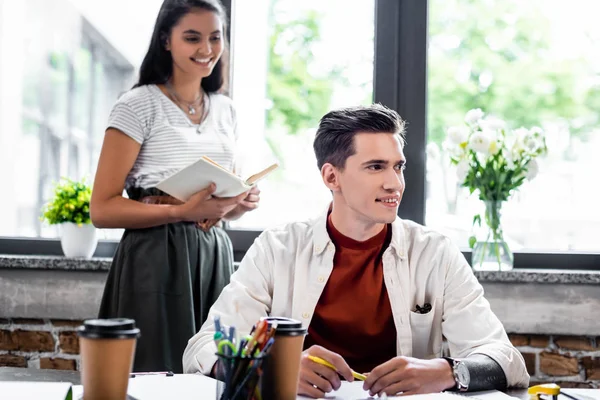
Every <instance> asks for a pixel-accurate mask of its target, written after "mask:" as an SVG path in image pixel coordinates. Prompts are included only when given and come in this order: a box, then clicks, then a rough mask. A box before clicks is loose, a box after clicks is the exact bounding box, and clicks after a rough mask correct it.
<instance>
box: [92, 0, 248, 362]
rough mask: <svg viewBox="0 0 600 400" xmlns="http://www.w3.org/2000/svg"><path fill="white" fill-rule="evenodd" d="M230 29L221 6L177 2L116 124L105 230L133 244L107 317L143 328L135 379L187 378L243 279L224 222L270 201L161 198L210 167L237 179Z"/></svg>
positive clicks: (102, 219) (168, 0)
mask: <svg viewBox="0 0 600 400" xmlns="http://www.w3.org/2000/svg"><path fill="white" fill-rule="evenodd" d="M225 29H226V16H225V13H224V11H223V7H222V5H221V4H220V3H219V1H218V0H165V2H164V3H163V5H162V7H161V9H160V11H159V14H158V18H157V20H156V25H155V27H154V33H153V34H152V39H151V42H150V47H149V49H148V53H147V54H146V57H145V58H144V61H143V63H142V66H141V69H140V78H139V82H138V83H137V84H136V85H135V86H134V88H133V89H132V90H130V91H129V92H127V93H125V94H124V95H123V96H121V98H120V99H119V100H118V101H117V103H116V104H115V106H114V108H113V110H112V112H111V115H110V117H109V123H108V128H107V130H106V134H105V137H104V144H103V146H102V152H101V154H100V160H99V163H98V170H97V173H96V178H95V183H94V190H93V195H92V200H91V214H92V221H93V223H94V225H96V226H97V227H99V228H125V233H124V235H123V238H122V239H121V243H120V244H119V248H118V250H117V252H116V254H115V257H114V260H113V264H112V267H111V270H110V273H109V276H108V281H107V283H106V287H105V291H104V296H103V298H102V304H101V306H100V313H99V315H100V317H101V318H109V317H129V318H133V319H135V320H136V323H137V325H138V326H139V328H140V329H141V337H140V339H139V340H138V344H137V349H136V357H135V362H134V371H162V370H167V371H173V372H182V365H181V357H182V354H183V350H184V349H185V346H186V344H187V341H188V339H189V338H190V337H192V336H193V335H194V334H195V333H196V332H197V330H198V329H199V328H200V326H201V325H202V323H203V322H204V320H205V319H206V316H207V314H208V310H209V308H210V307H211V305H212V304H213V302H214V301H215V300H216V299H217V297H218V295H219V293H220V292H221V290H222V289H223V287H224V286H225V285H226V284H227V283H229V277H230V275H231V273H232V272H233V251H232V246H231V241H230V240H229V238H228V236H227V234H226V233H225V231H223V229H221V228H220V227H219V226H218V225H219V221H220V219H228V220H231V219H235V218H239V217H240V216H241V215H243V214H244V213H245V212H247V211H250V210H253V209H255V208H256V207H257V206H258V202H259V191H258V189H253V190H251V191H249V192H246V193H243V194H241V195H239V196H237V197H233V198H215V197H211V193H212V192H213V191H214V185H211V186H210V187H208V188H206V189H204V190H202V191H200V192H199V193H197V194H195V195H194V196H192V198H190V199H189V201H187V202H185V203H182V202H179V201H177V200H176V199H174V198H172V197H170V196H168V195H166V194H165V193H163V192H161V191H160V190H158V189H156V188H154V186H155V185H156V184H157V183H159V182H160V181H161V180H163V179H164V178H166V177H167V176H169V175H171V174H173V173H175V172H176V171H178V170H180V169H182V168H183V167H185V166H187V165H189V164H191V163H193V162H195V161H197V160H198V159H199V158H200V157H201V156H203V155H206V156H208V157H210V158H211V159H213V160H215V161H217V162H218V163H219V164H221V165H222V166H224V167H225V168H228V169H231V170H233V169H234V151H235V150H234V146H235V141H236V138H237V133H236V119H235V112H234V109H233V107H232V104H231V100H230V99H229V98H227V97H225V96H224V95H222V94H218V92H219V91H221V90H222V89H223V86H224V83H225V77H226V76H227V66H226V60H225V59H224V58H225V56H226V52H227V43H226V42H225ZM123 188H125V189H126V190H127V194H128V197H129V198H124V197H123V196H122V193H123ZM215 225H216V226H215Z"/></svg>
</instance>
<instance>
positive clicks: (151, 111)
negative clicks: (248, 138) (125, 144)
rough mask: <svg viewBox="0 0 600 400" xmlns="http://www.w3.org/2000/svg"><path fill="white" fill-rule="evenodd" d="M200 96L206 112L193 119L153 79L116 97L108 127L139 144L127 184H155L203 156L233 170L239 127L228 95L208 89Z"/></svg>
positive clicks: (135, 185) (147, 185)
mask: <svg viewBox="0 0 600 400" xmlns="http://www.w3.org/2000/svg"><path fill="white" fill-rule="evenodd" d="M204 101H205V104H208V115H207V116H206V118H205V119H204V121H203V122H202V123H201V124H199V125H196V124H193V123H192V122H191V121H190V120H189V118H188V117H187V115H186V114H185V112H184V111H183V110H182V109H180V108H179V107H178V106H177V105H175V103H173V102H172V101H171V99H169V98H168V97H167V96H166V95H165V94H164V93H163V92H162V91H161V90H160V89H159V88H158V87H157V86H156V85H145V86H140V87H137V88H135V89H132V90H130V91H128V92H126V93H125V94H123V95H122V96H121V97H120V98H119V100H118V101H117V103H116V104H115V106H114V107H113V109H112V111H111V113H110V117H109V120H108V128H116V129H118V130H120V131H121V132H123V133H124V134H126V135H127V136H129V137H131V138H132V139H133V140H135V141H136V142H138V143H140V144H141V148H140V152H139V154H138V157H137V159H136V161H135V163H134V165H133V168H132V169H131V171H130V172H129V174H128V176H127V179H126V182H125V188H131V187H142V188H150V187H154V186H155V185H156V184H157V183H159V182H160V181H162V180H163V179H165V178H167V177H169V176H170V175H172V174H174V173H175V172H177V171H179V170H180V169H182V168H184V167H186V166H188V165H190V164H192V163H194V162H196V161H197V160H198V159H199V158H200V157H202V156H208V157H210V158H211V159H213V160H215V161H216V162H217V163H219V164H220V165H222V166H223V167H225V168H227V169H229V170H234V159H235V144H236V141H237V131H236V117H235V109H234V108H233V104H232V102H231V99H230V98H228V97H226V96H224V95H221V94H215V93H212V94H209V95H206V96H205V98H204Z"/></svg>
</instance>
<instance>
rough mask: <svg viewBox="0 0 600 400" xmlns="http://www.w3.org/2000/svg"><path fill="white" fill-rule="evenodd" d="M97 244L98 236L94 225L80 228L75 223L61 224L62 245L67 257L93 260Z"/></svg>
mask: <svg viewBox="0 0 600 400" xmlns="http://www.w3.org/2000/svg"><path fill="white" fill-rule="evenodd" d="M97 244H98V236H97V235H96V228H95V227H94V225H92V224H82V225H81V226H79V225H77V224H75V223H73V222H63V223H62V224H60V245H61V247H62V251H63V253H64V254H65V256H66V257H83V258H92V255H93V254H94V251H95V250H96V245H97Z"/></svg>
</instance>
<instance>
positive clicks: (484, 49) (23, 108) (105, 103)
mask: <svg viewBox="0 0 600 400" xmlns="http://www.w3.org/2000/svg"><path fill="white" fill-rule="evenodd" d="M223 3H224V4H225V6H226V7H227V8H228V10H229V11H230V12H231V13H232V14H233V15H232V24H231V28H232V29H231V30H232V32H231V44H232V56H233V57H232V59H233V65H232V71H231V75H232V85H231V94H232V97H233V99H234V101H235V103H236V105H237V110H238V118H239V128H240V136H241V141H242V143H241V150H243V151H241V154H240V156H241V158H240V160H241V163H240V167H241V171H240V172H242V174H243V175H250V174H251V173H253V172H254V171H256V170H258V169H260V168H261V167H264V166H265V165H266V164H268V163H269V161H271V160H273V159H277V160H279V161H280V163H281V164H282V168H281V169H280V170H279V171H278V172H277V173H276V174H274V175H272V176H270V177H269V178H268V179H267V180H266V181H263V182H262V183H261V188H262V189H263V196H262V206H261V208H260V209H259V210H257V211H255V212H252V213H250V214H248V215H247V216H246V217H244V218H243V219H241V220H239V221H236V222H235V223H232V224H231V225H230V226H229V229H228V233H229V235H230V236H231V238H232V241H233V244H234V250H235V256H236V259H237V260H239V259H240V258H241V257H242V256H243V255H244V253H245V252H246V250H247V249H248V247H249V246H250V245H251V244H252V241H253V239H254V238H255V237H256V235H258V234H259V233H260V231H261V230H262V229H264V228H265V227H269V226H273V225H275V224H281V223H284V222H287V221H290V220H292V219H293V220H296V219H301V218H306V217H310V216H313V215H315V214H316V213H318V212H319V211H321V210H322V209H323V208H324V207H325V205H326V204H327V202H328V201H329V200H330V198H331V195H330V194H329V193H328V192H327V190H326V189H325V187H324V186H323V184H322V183H321V178H320V176H319V171H318V170H317V168H316V163H315V161H314V158H313V157H314V156H313V151H312V139H313V135H314V130H315V128H316V126H317V123H318V119H319V118H320V117H321V116H322V114H323V113H324V112H326V111H327V110H329V109H331V108H336V107H341V106H346V105H354V104H361V103H362V104H367V103H370V102H371V101H373V100H374V101H376V102H381V103H383V104H385V105H387V106H389V107H391V108H394V109H396V110H398V111H399V113H400V115H401V116H402V117H403V118H404V119H406V120H407V121H408V126H407V135H408V141H407V145H406V148H405V153H406V154H407V157H408V169H407V170H406V171H405V178H406V183H407V191H406V192H405V195H404V199H403V202H402V206H401V207H400V211H399V213H400V215H401V216H402V217H403V218H408V219H412V220H414V221H416V222H418V223H427V224H428V225H430V226H432V227H434V228H435V229H438V230H441V231H442V232H444V233H447V234H449V235H450V236H451V237H452V238H453V239H455V240H456V241H457V243H459V244H461V245H463V246H464V247H466V246H465V245H466V237H468V236H469V235H470V229H471V226H470V223H471V219H472V215H471V211H470V209H469V208H470V207H471V205H472V204H473V203H478V202H477V200H476V199H469V198H467V197H466V196H465V194H464V193H463V191H462V190H460V188H457V186H456V179H455V178H453V175H452V174H453V171H452V170H450V169H449V168H448V167H447V165H446V164H444V162H445V161H444V160H445V159H444V155H443V154H436V151H435V150H433V151H430V152H427V153H428V154H429V156H428V157H426V148H428V149H430V150H431V149H433V148H434V147H433V146H439V144H440V143H441V141H442V137H443V134H444V128H445V127H446V126H448V125H453V124H455V123H457V122H458V121H460V119H461V118H462V116H463V115H464V113H465V112H466V111H467V110H468V109H469V108H472V107H482V108H485V109H486V111H489V112H492V113H496V114H498V116H501V117H503V118H505V119H507V120H508V121H509V122H510V123H511V124H513V125H515V126H517V125H519V124H524V125H528V126H529V125H532V124H534V123H535V124H539V125H540V126H542V127H544V129H546V130H547V131H548V132H550V133H551V142H549V145H551V154H550V155H549V156H548V158H547V159H546V160H545V162H544V165H543V166H542V171H541V174H540V176H538V178H537V179H536V180H534V181H533V182H532V183H531V184H530V185H528V186H526V187H523V188H522V191H521V193H520V194H519V195H517V196H516V197H515V199H514V200H511V202H510V203H511V204H510V205H507V206H506V208H505V210H504V215H505V218H506V220H505V225H506V228H505V229H506V231H507V233H508V235H509V236H510V237H511V240H512V241H513V244H517V245H516V246H514V250H516V251H517V253H516V254H515V267H516V268H528V267H541V268H565V267H573V268H581V269H598V268H599V265H600V264H599V259H600V255H599V254H598V253H599V252H598V246H599V245H598V242H597V240H596V241H594V239H595V237H596V236H597V232H598V221H599V220H600V218H599V214H598V210H597V207H594V205H595V196H594V195H595V187H594V185H593V183H595V181H596V180H597V179H596V180H594V176H592V175H591V173H590V172H588V171H593V170H595V169H597V167H598V162H599V161H598V157H595V154H593V150H594V149H595V148H598V144H599V143H598V136H599V135H598V126H599V124H598V115H600V114H599V113H598V111H599V108H600V106H599V105H598V104H599V100H598V99H599V98H600V96H599V95H598V93H600V92H599V91H598V88H599V81H598V76H599V64H600V63H599V62H598V56H597V54H600V51H598V50H599V46H598V40H600V39H599V29H598V28H597V27H596V26H595V25H594V24H593V21H592V20H593V18H594V16H595V15H597V14H598V9H597V8H598V6H595V5H590V3H589V2H585V1H584V0H574V1H573V2H569V3H568V5H565V4H562V3H561V2H558V1H553V2H551V3H542V2H541V0H532V1H530V2H526V4H523V3H522V2H518V3H517V1H516V0H509V1H507V2H494V1H490V0H481V1H476V0H460V1H459V0H447V1H446V0H429V1H428V0H418V1H414V0H390V1H384V0H380V1H375V0H360V1H359V0H356V1H351V2H348V1H342V0H331V1H318V0H307V1H304V2H296V1H293V0H256V1H252V2H250V1H245V0H237V1H236V0H223ZM161 4H162V0H106V1H104V2H92V1H87V0H25V1H22V2H19V1H11V2H7V1H5V2H2V1H0V87H2V90H1V91H0V170H2V171H3V175H2V177H3V193H2V196H0V207H1V209H2V210H3V212H2V213H0V236H3V238H0V253H6V252H14V251H15V248H19V249H21V250H20V251H19V250H16V252H20V253H22V252H25V253H27V252H31V251H32V250H31V249H35V250H34V251H36V252H37V251H41V252H43V253H45V254H46V253H47V254H61V252H60V245H59V244H58V242H57V241H53V240H50V241H43V240H37V241H35V243H33V242H32V243H33V245H31V244H29V243H30V242H29V241H20V240H17V239H11V238H6V237H7V236H8V237H19V236H21V237H22V236H26V237H34V236H40V235H41V236H42V237H43V236H47V237H55V235H56V232H55V230H54V229H48V227H43V226H41V225H40V224H39V220H38V216H39V208H40V207H41V205H42V204H43V203H44V202H45V200H46V198H47V197H48V188H49V182H51V181H52V180H53V179H56V178H57V177H60V176H61V175H63V174H67V173H69V174H77V175H78V176H83V175H87V176H90V177H91V176H93V172H94V169H95V164H96V162H97V159H98V153H99V149H100V146H101V143H102V138H103V135H104V128H105V123H106V117H107V116H108V112H109V111H110V109H111V107H112V105H113V104H114V101H115V100H116V98H117V96H118V94H119V93H120V92H122V91H124V90H127V89H128V88H130V87H131V84H132V83H133V77H134V76H135V73H136V71H137V68H138V67H139V65H140V63H141V60H142V58H143V55H144V54H145V51H146V49H147V45H148V39H149V37H150V33H151V30H152V27H153V25H154V21H155V18H156V13H157V11H158V8H159V7H160V5H161ZM132 15H135V16H136V17H135V18H132V17H131V16H132ZM59 20H60V21H61V23H60V24H59V23H57V22H55V21H59ZM34 38H35V39H36V40H33V39H34ZM8 60H9V61H10V62H8ZM438 150H440V149H439V147H438ZM437 153H439V151H438V152H437ZM594 167H596V168H594ZM444 174H445V176H444ZM533 204H535V206H534V205H533ZM517 220H518V221H519V222H521V221H523V222H524V224H523V226H517V225H516V222H515V221H517ZM108 232H109V234H105V238H110V237H113V238H117V237H118V234H116V232H115V231H108ZM110 235H113V236H110ZM17 242H20V243H17ZM23 243H25V244H23ZM38 249H42V250H38ZM99 249H103V250H101V252H100V253H101V254H103V255H106V256H110V255H112V254H113V251H114V241H113V242H110V241H101V243H100V245H99ZM527 250H529V251H527ZM578 250H589V251H592V252H594V253H591V254H579V253H577V254H576V252H577V251H578ZM97 254H98V253H97ZM466 254H467V256H468V252H467V253H466Z"/></svg>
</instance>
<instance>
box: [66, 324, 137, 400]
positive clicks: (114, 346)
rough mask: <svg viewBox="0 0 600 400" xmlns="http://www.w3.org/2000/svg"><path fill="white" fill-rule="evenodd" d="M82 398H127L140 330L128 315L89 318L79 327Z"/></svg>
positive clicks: (90, 399) (86, 399) (87, 399)
mask: <svg viewBox="0 0 600 400" xmlns="http://www.w3.org/2000/svg"><path fill="white" fill-rule="evenodd" d="M77 333H78V335H79V347H80V355H81V382H82V384H83V400H107V399H111V400H125V399H126V398H127V384H128V383H129V374H130V373H131V368H132V366H133V357H134V355H135V344H136V341H137V338H138V337H139V335H140V330H139V329H138V328H136V327H135V321H134V320H132V319H125V318H114V319H90V320H86V321H84V322H83V325H82V326H80V327H79V328H78V329H77Z"/></svg>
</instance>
